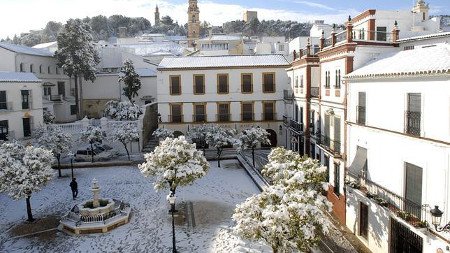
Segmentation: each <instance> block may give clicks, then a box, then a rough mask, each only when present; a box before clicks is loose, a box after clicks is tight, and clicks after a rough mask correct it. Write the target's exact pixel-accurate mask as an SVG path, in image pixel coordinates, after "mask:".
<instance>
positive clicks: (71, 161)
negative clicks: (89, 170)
mask: <svg viewBox="0 0 450 253" xmlns="http://www.w3.org/2000/svg"><path fill="white" fill-rule="evenodd" d="M67 156H68V157H69V158H70V170H71V172H72V179H73V158H74V157H75V155H74V154H73V153H72V152H69V154H67Z"/></svg>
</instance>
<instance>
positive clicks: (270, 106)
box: [263, 102, 275, 121]
mask: <svg viewBox="0 0 450 253" xmlns="http://www.w3.org/2000/svg"><path fill="white" fill-rule="evenodd" d="M263 120H266V121H267V120H275V102H263Z"/></svg>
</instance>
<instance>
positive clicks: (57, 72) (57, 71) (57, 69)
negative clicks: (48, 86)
mask: <svg viewBox="0 0 450 253" xmlns="http://www.w3.org/2000/svg"><path fill="white" fill-rule="evenodd" d="M55 70H56V74H57V75H59V68H58V67H56V68H55Z"/></svg>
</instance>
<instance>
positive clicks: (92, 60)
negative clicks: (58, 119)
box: [55, 19, 100, 117]
mask: <svg viewBox="0 0 450 253" xmlns="http://www.w3.org/2000/svg"><path fill="white" fill-rule="evenodd" d="M57 41H58V50H57V51H56V52H55V57H56V59H57V65H58V67H60V68H62V69H63V71H64V74H66V75H68V76H69V77H73V78H74V80H75V104H76V106H77V115H78V117H79V116H80V112H81V110H80V100H81V99H82V98H81V99H80V98H79V92H78V78H80V77H83V78H84V80H86V81H88V80H90V81H94V80H95V78H96V75H95V73H96V68H95V67H96V66H97V64H98V63H99V62H100V57H99V56H98V52H97V51H96V50H95V48H94V44H93V42H94V41H93V38H92V34H91V27H90V26H89V25H88V24H86V23H83V21H81V20H80V19H69V20H68V21H67V23H66V24H65V25H64V28H63V30H62V32H60V33H59V34H58V37H57ZM80 94H82V93H81V92H80Z"/></svg>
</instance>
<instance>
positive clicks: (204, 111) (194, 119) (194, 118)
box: [192, 103, 208, 123]
mask: <svg viewBox="0 0 450 253" xmlns="http://www.w3.org/2000/svg"><path fill="white" fill-rule="evenodd" d="M197 106H203V116H204V119H203V120H197V116H199V115H200V114H197ZM192 109H193V113H194V114H193V122H197V123H198V122H207V121H208V119H207V113H206V103H193V104H192Z"/></svg>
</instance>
